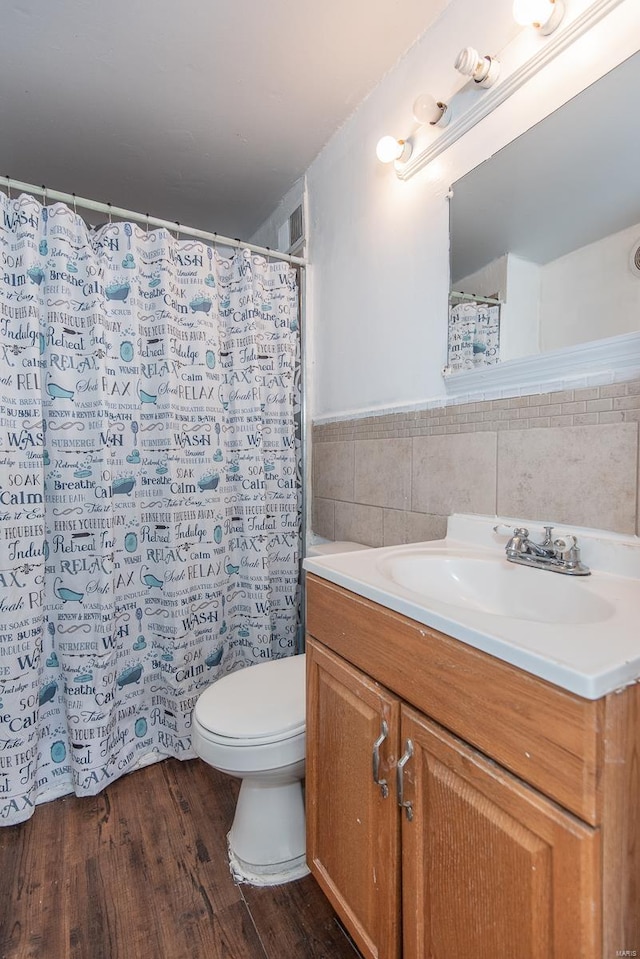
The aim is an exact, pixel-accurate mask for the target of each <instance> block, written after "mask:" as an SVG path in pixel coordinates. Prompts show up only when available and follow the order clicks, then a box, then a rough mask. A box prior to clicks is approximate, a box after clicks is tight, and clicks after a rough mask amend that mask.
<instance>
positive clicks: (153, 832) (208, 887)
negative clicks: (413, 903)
mask: <svg viewBox="0 0 640 959" xmlns="http://www.w3.org/2000/svg"><path fill="white" fill-rule="evenodd" d="M237 789H238V783H237V781H236V780H233V779H231V778H230V777H228V776H223V775H222V774H220V773H218V772H216V770H214V769H211V768H210V767H209V766H207V765H206V764H205V763H202V762H200V760H191V761H188V762H178V761H177V760H173V759H168V760H165V761H164V762H161V763H157V764H156V765H154V766H148V767H147V768H146V769H142V770H139V771H137V772H134V773H131V774H130V775H128V776H124V777H123V778H122V779H120V780H119V781H118V782H116V783H114V784H113V785H111V786H109V787H108V788H107V789H105V790H104V792H102V793H100V794H99V795H97V796H94V797H91V798H85V799H77V798H75V797H72V796H70V797H65V798H63V799H58V800H55V801H54V802H51V803H46V804H44V805H41V806H38V808H37V809H36V812H35V814H34V816H33V818H32V819H31V820H29V822H26V823H23V824H22V825H19V826H11V827H6V828H4V829H1V830H0V957H1V959H357V953H356V951H355V950H354V948H353V946H352V945H351V943H350V941H349V940H348V938H347V937H346V935H345V934H344V933H343V931H342V929H341V927H340V926H339V925H338V923H337V920H336V919H335V916H334V913H333V911H332V909H331V907H330V906H329V904H328V902H327V900H326V899H325V898H324V896H323V894H322V893H321V892H320V890H319V888H318V886H317V885H316V883H315V880H314V879H312V877H311V876H307V877H306V878H305V879H300V880H298V881H297V882H293V883H288V884H287V885H284V886H275V887H270V888H265V887H261V888H257V887H253V886H248V885H244V884H242V885H236V884H235V883H234V882H233V879H232V878H231V874H230V872H229V866H228V862H227V853H226V834H227V832H228V830H229V827H230V825H231V821H232V818H233V810H234V804H235V798H236V795H237Z"/></svg>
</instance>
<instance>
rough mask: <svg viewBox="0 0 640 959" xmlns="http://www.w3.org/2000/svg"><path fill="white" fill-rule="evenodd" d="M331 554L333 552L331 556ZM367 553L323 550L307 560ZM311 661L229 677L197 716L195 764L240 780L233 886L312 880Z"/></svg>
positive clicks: (271, 663) (271, 664) (231, 837)
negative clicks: (306, 783)
mask: <svg viewBox="0 0 640 959" xmlns="http://www.w3.org/2000/svg"><path fill="white" fill-rule="evenodd" d="M332 547H334V548H333V549H332ZM348 548H352V549H366V547H362V546H360V545H359V544H357V543H348V544H347V543H323V544H321V546H320V547H312V549H311V550H310V554H315V555H322V554H328V553H330V552H345V551H346V550H347V549H348ZM305 667H306V656H305V655H304V653H303V654H301V655H298V656H289V657H287V658H285V659H274V660H267V661H266V662H262V663H258V664H256V665H253V666H250V667H248V668H246V669H241V670H239V671H237V672H234V673H230V674H229V675H227V676H224V677H223V678H222V679H219V680H218V681H217V682H215V683H213V684H212V685H211V686H208V687H207V689H205V690H204V692H203V693H201V694H200V696H199V697H198V700H197V702H196V705H195V707H194V710H193V717H192V745H193V750H194V752H195V753H196V755H197V756H199V757H200V759H202V760H203V761H204V762H206V763H208V764H209V765H210V766H213V767H214V768H215V769H218V770H220V772H224V773H227V774H228V775H230V776H235V777H237V778H238V779H241V780H242V784H241V786H240V793H239V795H238V801H237V804H236V811H235V815H234V819H233V824H232V826H231V829H230V831H229V834H228V836H227V840H228V847H229V863H230V866H231V871H232V873H233V875H234V878H235V879H236V880H237V881H239V882H250V883H252V884H254V885H262V886H267V885H269V886H275V885H279V884H281V883H285V882H290V881H291V880H293V879H299V878H301V877H302V876H305V875H307V873H308V872H309V869H308V867H307V864H306V858H305V813H304V795H303V790H302V780H303V779H304V758H305Z"/></svg>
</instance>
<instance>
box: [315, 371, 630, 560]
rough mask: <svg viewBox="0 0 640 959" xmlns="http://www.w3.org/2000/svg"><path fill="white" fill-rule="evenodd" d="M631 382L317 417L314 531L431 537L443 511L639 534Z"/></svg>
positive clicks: (372, 539)
mask: <svg viewBox="0 0 640 959" xmlns="http://www.w3.org/2000/svg"><path fill="white" fill-rule="evenodd" d="M639 430H640V380H634V381H631V382H628V383H618V384H615V385H612V386H599V387H589V388H585V389H575V390H563V391H562V392H556V393H539V394H536V395H533V396H519V397H511V398H508V399H500V400H485V401H482V402H477V403H465V404H463V405H451V406H445V407H439V408H436V409H427V410H419V411H413V412H408V413H389V414H386V415H380V416H365V417H361V418H358V419H349V420H341V421H337V422H333V423H323V424H318V425H314V427H313V433H312V449H313V491H312V492H313V503H312V529H313V532H314V533H315V534H316V535H318V536H322V537H325V538H326V539H335V540H344V539H348V540H354V541H356V542H360V543H366V544H367V545H369V546H391V545H395V544H397V543H410V542H420V541H423V540H428V539H440V538H441V537H442V536H444V534H445V532H446V522H447V517H448V516H449V514H450V513H454V512H457V513H485V514H496V513H497V514H499V515H502V516H521V517H526V518H528V519H536V520H539V521H543V520H548V521H549V522H552V523H556V524H566V525H575V526H590V527H595V528H598V529H607V530H613V531H615V532H620V533H633V534H636V535H640V510H639V506H638V490H639V488H640V466H639V446H640V443H639Z"/></svg>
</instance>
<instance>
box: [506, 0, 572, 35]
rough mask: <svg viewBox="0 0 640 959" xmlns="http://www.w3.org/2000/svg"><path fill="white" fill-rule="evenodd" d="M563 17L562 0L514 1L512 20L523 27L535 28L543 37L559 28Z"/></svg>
mask: <svg viewBox="0 0 640 959" xmlns="http://www.w3.org/2000/svg"><path fill="white" fill-rule="evenodd" d="M563 17H564V3H563V2H562V0H514V3H513V19H514V20H515V21H516V23H519V24H520V25H521V26H523V27H536V28H537V29H538V30H539V31H540V33H541V34H542V35H543V36H545V37H546V36H548V35H549V34H550V33H553V31H554V30H555V29H556V28H557V27H559V26H560V23H561V22H562V18H563Z"/></svg>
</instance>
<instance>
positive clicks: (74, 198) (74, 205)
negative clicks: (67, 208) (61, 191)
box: [71, 193, 78, 216]
mask: <svg viewBox="0 0 640 959" xmlns="http://www.w3.org/2000/svg"><path fill="white" fill-rule="evenodd" d="M71 196H72V197H73V212H74V213H75V215H76V216H77V215H78V210H77V209H76V195H75V193H72V194H71Z"/></svg>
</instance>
